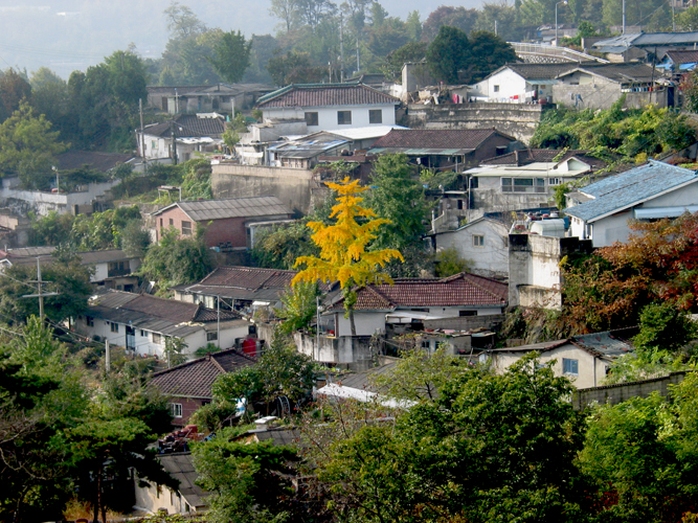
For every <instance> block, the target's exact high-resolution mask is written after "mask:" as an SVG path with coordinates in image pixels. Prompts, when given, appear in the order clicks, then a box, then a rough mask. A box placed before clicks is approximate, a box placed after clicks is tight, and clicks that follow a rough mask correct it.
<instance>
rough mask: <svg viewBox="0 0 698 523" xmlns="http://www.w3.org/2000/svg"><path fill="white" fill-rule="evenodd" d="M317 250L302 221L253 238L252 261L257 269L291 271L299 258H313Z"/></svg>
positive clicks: (275, 227) (273, 228) (280, 226)
mask: <svg viewBox="0 0 698 523" xmlns="http://www.w3.org/2000/svg"><path fill="white" fill-rule="evenodd" d="M318 253H319V250H318V249H317V247H316V246H315V244H314V243H313V242H312V240H311V239H310V233H309V230H308V227H306V225H305V223H303V222H302V221H299V222H293V223H290V224H285V225H277V226H274V227H270V228H268V229H265V230H263V231H261V232H260V233H259V235H258V236H257V237H256V238H255V244H254V247H253V248H252V259H253V260H254V262H255V265H257V266H258V267H266V268H269V269H287V270H290V269H293V264H294V263H296V259H297V258H298V257H300V256H314V255H317V254H318Z"/></svg>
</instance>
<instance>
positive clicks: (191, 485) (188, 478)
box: [158, 452, 208, 509]
mask: <svg viewBox="0 0 698 523" xmlns="http://www.w3.org/2000/svg"><path fill="white" fill-rule="evenodd" d="M158 461H160V464H161V465H162V468H164V469H165V470H166V471H167V473H168V474H169V475H170V476H172V477H173V478H174V479H176V480H177V481H179V488H178V489H177V490H178V491H179V492H180V493H181V494H182V496H183V497H184V498H185V499H186V500H187V503H189V505H191V506H192V507H194V508H198V509H200V508H203V507H206V506H207V503H206V501H205V500H204V498H205V497H206V496H207V495H208V494H207V492H205V491H204V490H202V488H201V487H199V486H198V485H197V484H196V479H197V478H198V477H199V475H198V473H197V472H196V469H195V468H194V462H193V461H192V458H191V454H190V453H189V452H185V453H179V454H161V455H159V456H158Z"/></svg>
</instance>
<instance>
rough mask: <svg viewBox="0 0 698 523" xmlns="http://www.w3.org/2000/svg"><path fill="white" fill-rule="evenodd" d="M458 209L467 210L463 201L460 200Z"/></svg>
mask: <svg viewBox="0 0 698 523" xmlns="http://www.w3.org/2000/svg"><path fill="white" fill-rule="evenodd" d="M458 209H465V207H464V206H463V200H458Z"/></svg>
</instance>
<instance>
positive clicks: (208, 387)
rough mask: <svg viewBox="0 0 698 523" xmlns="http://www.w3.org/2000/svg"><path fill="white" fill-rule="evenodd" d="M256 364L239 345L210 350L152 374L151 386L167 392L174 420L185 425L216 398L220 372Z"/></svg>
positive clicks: (176, 423)
mask: <svg viewBox="0 0 698 523" xmlns="http://www.w3.org/2000/svg"><path fill="white" fill-rule="evenodd" d="M254 364H255V359H254V358H252V357H251V356H248V355H246V354H244V353H243V352H241V351H239V350H237V349H226V350H222V351H220V352H214V353H211V354H207V355H206V356H204V357H203V358H198V359H195V360H192V361H188V362H186V363H182V364H181V365H177V366H175V367H171V368H169V369H166V370H162V371H160V372H156V373H155V374H153V377H152V379H151V381H150V386H152V387H155V388H156V389H157V390H158V391H160V392H161V393H162V394H164V395H165V396H167V397H168V398H169V401H170V407H171V409H172V417H173V420H172V423H173V424H174V425H176V426H181V427H184V426H185V425H187V423H188V422H189V417H190V416H191V415H192V414H194V412H196V410H197V409H198V408H199V407H202V406H203V405H206V404H207V403H210V402H211V400H212V399H213V392H212V387H213V382H214V381H216V378H218V376H221V375H222V374H227V373H229V372H237V371H238V370H240V369H243V368H245V367H249V366H250V365H254Z"/></svg>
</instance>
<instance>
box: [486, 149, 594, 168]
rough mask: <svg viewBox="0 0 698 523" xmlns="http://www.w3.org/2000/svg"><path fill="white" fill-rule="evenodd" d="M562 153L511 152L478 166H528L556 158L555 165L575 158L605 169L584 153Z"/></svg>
mask: <svg viewBox="0 0 698 523" xmlns="http://www.w3.org/2000/svg"><path fill="white" fill-rule="evenodd" d="M561 153H562V151H560V150H556V149H524V150H520V151H512V152H510V153H507V154H502V155H500V156H495V157H494V158H488V159H486V160H483V161H481V162H480V165H516V166H522V165H529V164H531V163H535V162H552V161H553V160H555V158H557V157H558V156H559V157H560V158H558V160H557V163H561V162H564V161H566V160H569V159H570V158H577V159H578V160H581V161H583V162H586V163H588V164H589V165H591V166H593V167H597V168H600V167H605V166H606V162H604V161H603V160H599V159H598V158H594V157H593V156H590V155H588V154H587V152H586V151H581V150H569V151H566V152H565V153H564V154H561Z"/></svg>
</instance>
